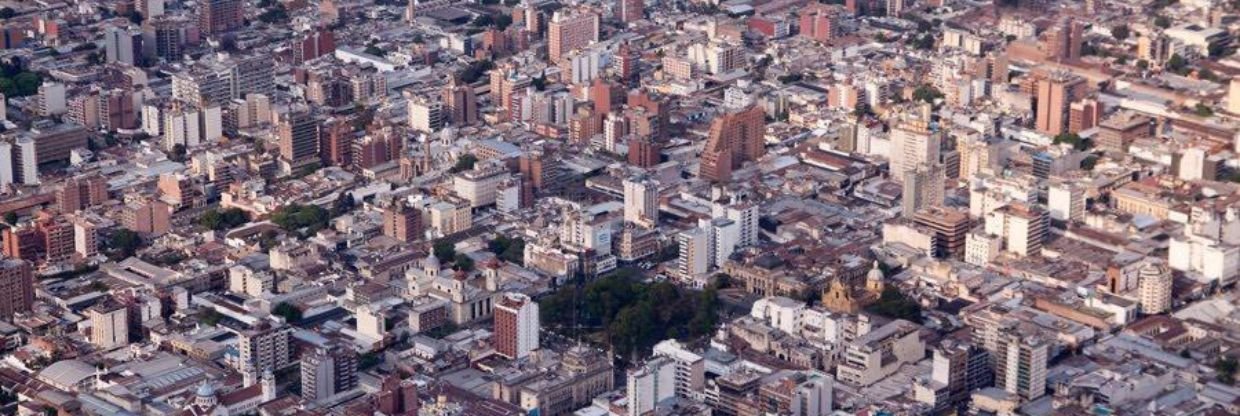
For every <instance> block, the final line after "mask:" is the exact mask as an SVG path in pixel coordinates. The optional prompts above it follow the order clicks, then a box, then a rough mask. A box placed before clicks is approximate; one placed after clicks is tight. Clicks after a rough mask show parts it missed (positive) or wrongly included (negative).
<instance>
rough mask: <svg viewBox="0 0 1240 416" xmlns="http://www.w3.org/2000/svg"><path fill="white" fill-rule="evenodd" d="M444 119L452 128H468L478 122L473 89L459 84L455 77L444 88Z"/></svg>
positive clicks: (476, 99)
mask: <svg viewBox="0 0 1240 416" xmlns="http://www.w3.org/2000/svg"><path fill="white" fill-rule="evenodd" d="M443 104H444V105H443V107H444V108H443V110H444V112H445V113H446V114H445V115H444V119H446V120H447V121H448V122H450V123H452V125H454V126H468V125H471V124H474V123H476V122H478V98H477V97H476V96H475V95H474V87H472V86H470V85H469V84H463V83H460V82H459V81H458V80H457V79H456V77H452V81H451V82H450V83H448V85H447V86H444V89H443Z"/></svg>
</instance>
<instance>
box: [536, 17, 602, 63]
mask: <svg viewBox="0 0 1240 416" xmlns="http://www.w3.org/2000/svg"><path fill="white" fill-rule="evenodd" d="M598 41H599V16H598V14H597V13H595V12H593V11H589V10H559V11H556V12H555V14H553V15H552V16H551V22H550V23H548V24H547V55H548V57H550V59H551V61H552V62H559V61H560V59H561V58H563V57H564V56H565V55H567V54H568V52H570V51H572V50H575V49H580V48H584V47H586V46H589V45H590V44H592V43H595V42H598Z"/></svg>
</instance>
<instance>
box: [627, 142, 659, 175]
mask: <svg viewBox="0 0 1240 416" xmlns="http://www.w3.org/2000/svg"><path fill="white" fill-rule="evenodd" d="M659 147H660V146H659V143H658V142H656V141H654V139H653V138H650V137H645V136H632V137H630V138H629V154H628V160H629V164H630V165H633V166H637V167H641V168H649V167H652V166H654V165H657V164H659V161H660V160H659V153H660V149H659Z"/></svg>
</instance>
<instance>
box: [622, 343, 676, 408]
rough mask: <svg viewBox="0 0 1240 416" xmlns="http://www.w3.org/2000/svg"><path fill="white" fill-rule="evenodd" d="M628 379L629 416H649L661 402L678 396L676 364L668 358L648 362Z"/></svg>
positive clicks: (629, 375) (633, 371)
mask: <svg viewBox="0 0 1240 416" xmlns="http://www.w3.org/2000/svg"><path fill="white" fill-rule="evenodd" d="M627 377H628V387H627V388H626V392H627V398H628V401H629V406H628V413H627V414H628V416H642V415H646V414H649V413H651V412H653V411H654V409H655V406H656V405H658V404H659V402H662V401H664V400H667V399H670V398H673V397H675V396H676V364H675V363H673V362H672V360H670V359H668V358H666V357H655V358H652V359H650V360H648V361H646V363H645V364H642V366H640V367H638V368H636V369H633V370H629V373H628V375H627Z"/></svg>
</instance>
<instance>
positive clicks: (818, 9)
mask: <svg viewBox="0 0 1240 416" xmlns="http://www.w3.org/2000/svg"><path fill="white" fill-rule="evenodd" d="M839 15H840V9H838V6H837V8H833V7H828V6H825V5H817V6H810V7H807V8H806V9H805V10H803V11H802V12H801V25H800V32H799V33H800V35H801V36H804V37H807V38H810V39H813V40H816V41H819V42H823V43H826V42H830V41H832V40H834V39H835V36H836V34H838V33H839V32H840V27H839V25H840V22H839Z"/></svg>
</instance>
